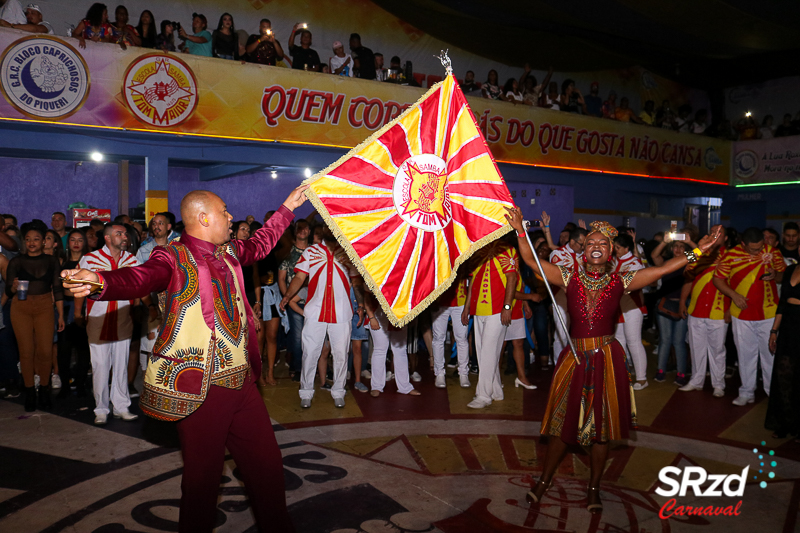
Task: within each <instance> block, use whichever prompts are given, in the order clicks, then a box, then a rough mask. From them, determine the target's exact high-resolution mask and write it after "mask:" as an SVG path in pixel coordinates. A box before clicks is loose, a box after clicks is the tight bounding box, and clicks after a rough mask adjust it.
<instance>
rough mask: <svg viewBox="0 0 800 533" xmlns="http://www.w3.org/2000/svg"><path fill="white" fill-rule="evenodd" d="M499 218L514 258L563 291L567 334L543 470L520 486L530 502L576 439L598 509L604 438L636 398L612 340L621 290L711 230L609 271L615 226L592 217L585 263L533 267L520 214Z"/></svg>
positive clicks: (613, 434) (631, 420)
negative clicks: (646, 264)
mask: <svg viewBox="0 0 800 533" xmlns="http://www.w3.org/2000/svg"><path fill="white" fill-rule="evenodd" d="M508 211H509V215H507V216H506V218H507V219H508V220H509V222H510V223H511V226H512V227H513V228H514V229H515V230H517V239H518V241H519V248H520V255H521V256H522V260H523V261H525V263H526V264H527V265H528V266H530V267H531V268H532V269H533V270H534V271H536V272H539V273H541V274H542V275H543V276H544V277H545V278H547V281H548V282H550V284H551V285H556V286H558V287H561V288H562V289H563V290H564V292H565V294H566V296H567V311H568V312H569V314H570V318H571V323H570V331H569V335H570V339H571V344H572V345H574V346H575V350H577V354H575V353H573V351H572V347H571V346H567V347H565V348H564V350H563V351H562V353H561V357H559V359H558V363H557V364H556V368H555V371H554V373H553V383H552V385H551V387H550V393H549V397H548V401H547V408H546V409H545V414H544V417H543V420H542V429H541V432H542V435H547V436H549V437H550V438H549V441H548V446H547V454H546V456H545V461H544V469H543V472H542V475H541V477H540V478H539V480H538V481H537V482H536V483H535V484H534V485H533V487H531V489H530V490H529V491H528V494H527V499H528V501H530V502H531V503H534V504H538V503H539V502H540V501H541V499H542V497H543V496H544V493H545V492H546V491H547V489H548V488H550V486H551V485H552V484H553V476H554V474H555V472H556V469H557V468H558V466H559V464H560V463H561V461H562V460H563V458H564V456H565V455H566V452H567V445H569V444H580V445H582V446H588V447H589V450H590V456H591V460H590V479H589V485H588V491H587V500H588V505H587V507H586V508H587V509H588V510H589V511H590V512H592V513H596V512H600V511H601V510H602V508H603V505H602V503H601V500H600V479H601V477H602V475H603V470H604V467H605V463H606V459H607V458H608V446H609V441H612V440H619V439H627V438H628V431H629V429H630V428H631V427H634V428H635V427H636V404H635V401H634V392H633V387H632V385H631V382H632V378H631V376H630V374H629V373H628V369H627V365H626V356H625V350H624V349H623V348H622V346H621V345H620V343H619V341H617V340H616V339H615V338H614V329H615V325H616V319H617V312H618V309H619V305H620V301H621V300H622V295H623V294H624V293H625V292H626V291H628V292H630V291H635V290H639V289H641V288H643V287H646V286H647V285H650V284H651V283H654V282H656V281H657V280H658V279H659V278H661V277H662V276H664V275H665V274H668V273H670V272H674V271H676V270H679V269H680V268H682V267H684V266H685V265H686V264H687V263H688V262H690V261H692V262H693V261H697V258H698V257H699V256H702V255H704V254H706V253H708V251H710V250H711V248H712V247H713V246H714V243H715V241H716V235H714V236H711V235H707V236H706V237H704V238H703V239H702V240H701V241H700V244H699V245H698V248H695V249H694V250H693V251H692V252H687V253H686V254H685V255H682V256H679V257H675V258H673V259H671V260H669V261H667V262H665V263H664V264H663V265H662V266H660V267H653V268H645V269H642V270H635V271H628V272H622V273H612V272H609V270H610V268H609V267H610V265H609V257H610V256H611V250H612V242H613V239H614V238H615V237H616V236H617V230H616V229H615V228H614V227H613V226H611V225H610V224H608V223H607V222H592V224H591V227H590V229H589V230H588V232H589V234H588V235H587V236H586V243H585V247H584V257H585V265H586V269H585V270H583V269H575V270H572V269H567V268H564V267H559V266H555V265H552V264H549V263H542V266H541V270H540V269H539V266H538V265H537V263H536V261H535V259H534V257H533V251H532V250H531V248H530V246H529V245H528V240H527V238H526V235H525V228H524V226H523V223H522V213H521V212H520V210H519V208H513V209H509V210H508Z"/></svg>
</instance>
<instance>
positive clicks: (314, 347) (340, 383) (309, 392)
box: [300, 317, 353, 400]
mask: <svg viewBox="0 0 800 533" xmlns="http://www.w3.org/2000/svg"><path fill="white" fill-rule="evenodd" d="M352 329H353V325H352V323H351V321H350V320H348V321H347V322H342V323H339V324H329V323H327V322H319V321H317V320H313V319H310V318H308V317H306V319H305V324H303V337H302V340H303V368H302V371H301V373H300V398H301V399H304V400H305V399H309V400H310V399H311V398H313V397H314V377H315V376H316V375H317V363H318V362H319V356H320V355H321V354H322V345H323V344H325V335H326V334H327V335H328V339H329V340H330V342H331V356H332V357H333V387H331V397H333V398H344V394H345V391H344V382H345V380H346V379H347V354H348V352H349V351H350V332H351V331H352Z"/></svg>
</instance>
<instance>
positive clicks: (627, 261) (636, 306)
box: [612, 233, 648, 390]
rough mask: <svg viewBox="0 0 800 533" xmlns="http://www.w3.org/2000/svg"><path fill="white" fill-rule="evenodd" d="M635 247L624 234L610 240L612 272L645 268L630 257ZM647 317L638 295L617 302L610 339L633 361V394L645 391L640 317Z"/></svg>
mask: <svg viewBox="0 0 800 533" xmlns="http://www.w3.org/2000/svg"><path fill="white" fill-rule="evenodd" d="M634 246H636V243H635V242H634V241H633V237H631V236H630V235H629V234H627V233H623V234H621V235H618V236H617V238H616V239H614V252H615V253H616V256H615V257H614V261H613V263H612V264H613V267H612V268H613V272H614V273H616V274H621V273H624V272H635V271H637V270H642V269H643V268H645V266H644V264H643V263H642V261H641V259H639V258H638V257H637V256H635V255H634V254H633V251H634ZM646 314H647V307H645V305H644V298H643V297H642V291H634V292H630V293H625V294H623V295H622V301H621V302H620V313H619V322H618V323H617V329H616V332H615V334H614V336H615V337H616V338H617V340H618V341H619V342H620V344H622V345H623V347H624V346H627V348H628V352H629V353H630V354H631V360H632V361H633V369H634V371H635V372H636V383H634V384H633V390H642V389H643V388H645V387H647V385H648V383H647V353H646V352H645V351H644V344H642V322H644V315H646Z"/></svg>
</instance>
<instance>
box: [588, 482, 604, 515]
mask: <svg viewBox="0 0 800 533" xmlns="http://www.w3.org/2000/svg"><path fill="white" fill-rule="evenodd" d="M593 493H596V494H597V499H598V500H600V487H589V488H588V494H587V495H586V498H587V499H588V498H589V496H590V495H591V494H593ZM586 510H587V511H589V512H590V513H592V514H597V513H600V512H602V511H603V502H602V501H598V503H590V504H588V505H587V506H586Z"/></svg>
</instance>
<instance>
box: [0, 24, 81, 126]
mask: <svg viewBox="0 0 800 533" xmlns="http://www.w3.org/2000/svg"><path fill="white" fill-rule="evenodd" d="M89 84H90V78H89V68H88V67H87V66H86V63H85V62H84V60H83V57H81V55H80V54H79V53H78V51H77V50H75V49H74V48H73V47H72V46H70V45H68V44H67V43H65V42H62V41H60V40H58V39H56V38H55V37H46V36H45V37H38V36H31V37H25V38H22V39H20V40H18V41H15V42H14V43H12V44H11V45H10V46H9V47H8V48H6V51H5V52H4V53H3V57H2V58H0V87H2V90H3V96H5V97H6V100H8V102H9V103H10V104H11V105H13V106H14V107H15V108H17V110H18V111H19V112H20V113H22V114H24V115H27V116H29V117H32V118H45V119H51V120H55V119H60V118H64V117H68V116H70V115H71V114H73V113H75V112H76V111H77V110H78V109H80V108H81V106H82V105H83V102H84V101H86V97H87V96H88V95H89Z"/></svg>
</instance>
